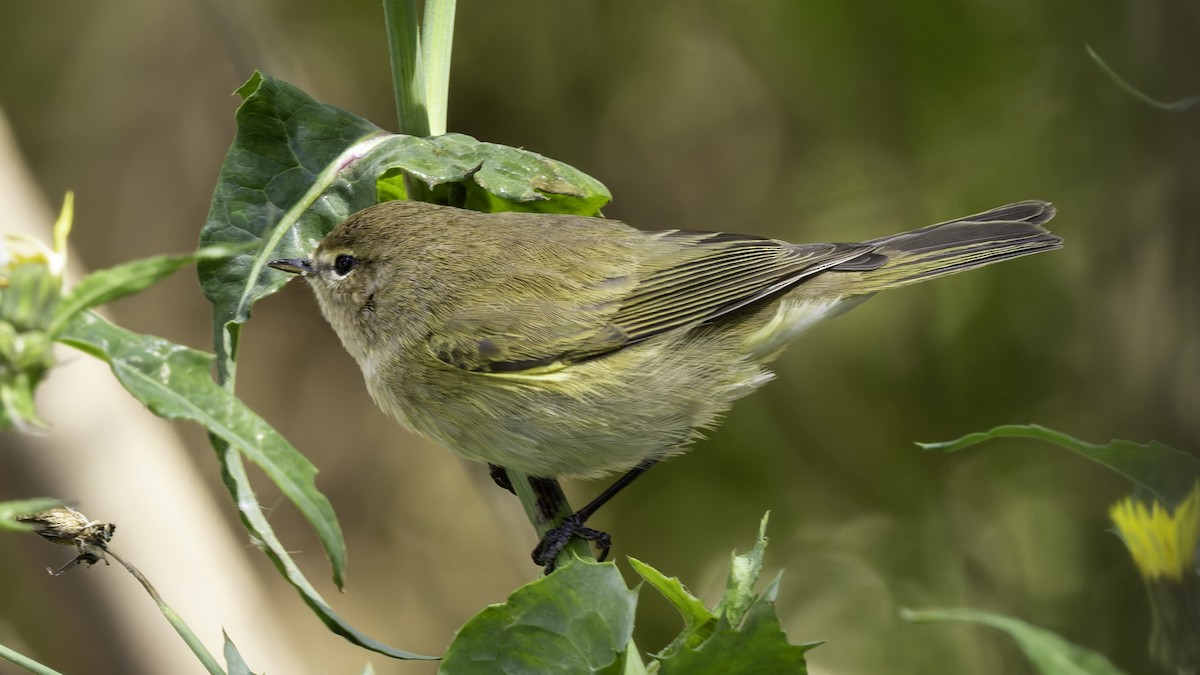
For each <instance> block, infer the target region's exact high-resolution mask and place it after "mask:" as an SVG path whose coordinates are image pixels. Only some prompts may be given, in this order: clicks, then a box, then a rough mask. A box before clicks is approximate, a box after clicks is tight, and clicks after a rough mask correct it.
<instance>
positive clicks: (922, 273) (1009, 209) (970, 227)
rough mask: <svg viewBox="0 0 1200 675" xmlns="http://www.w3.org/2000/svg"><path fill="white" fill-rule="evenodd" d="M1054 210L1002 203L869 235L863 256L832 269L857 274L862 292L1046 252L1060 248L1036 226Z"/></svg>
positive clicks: (1056, 240) (1043, 205) (1032, 204)
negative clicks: (953, 217)
mask: <svg viewBox="0 0 1200 675" xmlns="http://www.w3.org/2000/svg"><path fill="white" fill-rule="evenodd" d="M1054 213H1055V210H1054V206H1053V205H1051V204H1050V203H1048V202H1040V201H1024V202H1017V203H1015V204H1008V205H1007V206H1001V207H998V208H995V209H992V210H990V211H985V212H983V213H979V214H976V215H973V216H967V217H966V218H959V219H957V220H951V221H947V222H944V223H938V224H936V225H930V226H929V227H923V228H921V229H919V230H912V231H911V232H902V233H900V234H895V235H892V236H890V237H882V238H880V239H873V240H871V241H869V242H866V243H868V244H873V245H874V246H876V248H875V249H874V250H873V251H872V252H871V253H869V254H867V256H864V257H863V258H856V259H855V260H852V261H849V262H848V263H846V264H845V265H844V266H839V267H834V268H832V269H833V270H841V271H857V272H861V273H862V280H861V284H862V286H861V288H862V289H863V292H864V293H875V292H877V291H881V290H886V289H889V288H896V287H898V286H906V285H908V284H912V283H916V282H919V281H925V280H927V279H934V278H937V277H940V276H945V275H947V274H955V273H957V272H962V271H964V270H969V269H973V268H976V267H981V266H983V265H989V264H991V263H994V262H1000V261H1001V260H1008V259H1010V258H1016V257H1020V256H1023V255H1031V254H1034V253H1040V252H1042V251H1050V250H1053V249H1056V248H1060V247H1061V246H1062V239H1061V238H1060V237H1058V236H1056V235H1054V234H1051V233H1050V232H1049V231H1047V230H1046V229H1045V228H1044V227H1042V224H1043V223H1045V222H1047V221H1049V220H1050V219H1051V218H1053V217H1054ZM868 256H869V257H868ZM881 258H886V260H880V259H881Z"/></svg>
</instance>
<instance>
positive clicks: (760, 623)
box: [659, 589, 815, 675]
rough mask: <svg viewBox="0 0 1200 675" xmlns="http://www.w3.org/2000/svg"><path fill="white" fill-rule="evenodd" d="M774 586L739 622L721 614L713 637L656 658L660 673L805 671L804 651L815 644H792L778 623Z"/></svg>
mask: <svg viewBox="0 0 1200 675" xmlns="http://www.w3.org/2000/svg"><path fill="white" fill-rule="evenodd" d="M774 592H775V591H774V589H769V593H764V594H763V595H762V596H760V597H758V598H756V599H755V600H754V601H753V602H752V603H751V604H750V606H749V607H747V608H746V611H745V613H744V614H743V616H742V620H741V623H740V624H732V623H730V622H729V621H728V620H727V619H726V617H721V619H720V621H719V622H718V624H717V628H716V630H715V631H714V632H713V634H712V637H710V638H709V639H707V640H705V641H704V643H703V644H701V645H700V646H699V647H684V648H683V649H680V650H679V651H678V652H676V653H674V654H672V655H670V656H666V657H663V658H660V659H659V664H660V665H661V670H660V671H659V672H661V673H662V675H729V674H731V673H748V674H749V673H776V674H779V675H784V674H785V673H801V674H802V673H807V672H808V670H807V666H806V665H805V660H804V653H805V652H807V651H808V650H809V649H811V648H812V647H814V646H815V645H812V644H808V645H793V644H791V643H789V642H788V639H787V635H786V634H785V633H784V632H783V629H782V628H781V627H780V625H779V617H778V616H777V615H776V613H775V603H774V601H773V600H772V599H768V597H767V596H768V594H769V595H771V597H772V598H773V597H774Z"/></svg>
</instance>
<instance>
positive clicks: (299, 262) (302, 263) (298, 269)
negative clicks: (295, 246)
mask: <svg viewBox="0 0 1200 675" xmlns="http://www.w3.org/2000/svg"><path fill="white" fill-rule="evenodd" d="M267 267H274V268H275V269H277V270H280V271H283V272H288V273H291V274H299V275H300V276H305V275H307V274H309V273H311V272H312V271H313V267H312V260H309V259H308V258H283V259H280V260H272V261H271V262H269V263H267Z"/></svg>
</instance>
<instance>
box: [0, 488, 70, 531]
mask: <svg viewBox="0 0 1200 675" xmlns="http://www.w3.org/2000/svg"><path fill="white" fill-rule="evenodd" d="M56 506H62V502H60V501H59V500H57V499H50V498H49V497H39V498H37V499H22V500H20V501H12V502H0V530H15V531H18V532H29V531H32V530H33V528H32V527H31V526H30V525H29V524H28V523H22V522H18V521H17V518H19V517H21V516H30V515H33V514H35V513H41V512H42V511H46V510H48V509H52V508H54V507H56Z"/></svg>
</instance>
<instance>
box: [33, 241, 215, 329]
mask: <svg viewBox="0 0 1200 675" xmlns="http://www.w3.org/2000/svg"><path fill="white" fill-rule="evenodd" d="M233 253H235V249H232V248H230V247H227V246H213V247H209V248H202V249H199V250H197V251H194V252H192V253H185V254H182V255H160V256H154V257H152V258H143V259H141V260H134V261H132V262H127V263H124V264H121V265H117V266H116V267H110V268H108V269H104V270H99V271H97V272H92V273H91V274H89V275H87V276H86V277H84V278H83V279H82V280H81V281H80V282H79V283H77V284H75V287H74V288H72V289H71V290H70V292H69V293H67V294H66V296H64V297H63V299H62V301H61V302H60V303H59V304H58V307H57V308H56V309H55V311H54V319H53V321H52V322H51V323H50V326H49V327H48V328H47V329H46V332H47V333H49V334H50V335H51V336H53V335H54V334H55V333H57V332H58V331H59V330H60V329H61V328H62V327H63V325H64V324H65V323H66V322H67V321H68V320H69V319H70V318H71V317H73V316H75V315H76V314H78V313H79V312H82V311H83V310H85V309H91V308H92V307H96V306H98V305H103V304H105V303H109V302H112V301H114V300H118V299H120V298H123V297H125V296H127V295H132V294H134V293H138V292H140V291H143V290H145V289H146V288H149V287H150V286H152V285H154V284H156V283H158V282H159V281H161V280H163V279H164V278H166V277H167V276H169V275H171V274H173V273H174V272H175V271H176V270H178V269H179V268H180V267H183V266H184V265H190V264H191V263H194V262H196V261H198V260H219V259H221V258H227V257H229V256H230V255H232V254H233Z"/></svg>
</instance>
